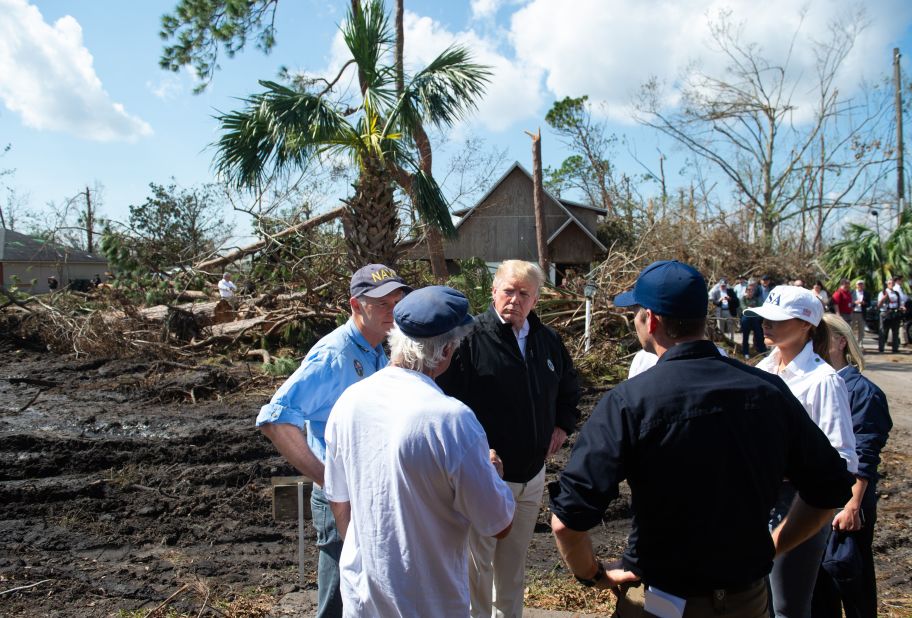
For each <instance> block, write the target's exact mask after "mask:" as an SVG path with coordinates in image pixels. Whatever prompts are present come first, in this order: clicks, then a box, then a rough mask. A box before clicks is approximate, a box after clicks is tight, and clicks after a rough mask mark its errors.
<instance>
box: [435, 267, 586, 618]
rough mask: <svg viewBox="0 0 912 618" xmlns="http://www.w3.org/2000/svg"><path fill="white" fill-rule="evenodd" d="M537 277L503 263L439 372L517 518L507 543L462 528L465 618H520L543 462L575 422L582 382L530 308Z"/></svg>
mask: <svg viewBox="0 0 912 618" xmlns="http://www.w3.org/2000/svg"><path fill="white" fill-rule="evenodd" d="M542 283H544V273H542V271H541V269H540V268H539V267H538V265H537V264H532V263H531V262H525V261H522V260H507V261H505V262H503V263H502V264H501V265H500V268H498V269H497V273H495V275H494V285H493V289H492V290H491V296H492V300H493V302H492V303H491V306H490V307H489V308H488V310H487V311H486V312H485V313H483V314H481V315H479V316H477V318H476V320H477V326H476V328H475V330H474V331H473V332H472V333H471V334H470V335H469V336H468V337H466V338H465V339H464V340H463V341H462V344H461V345H460V347H459V350H458V351H457V352H456V354H455V355H454V356H453V361H452V362H451V364H450V368H449V370H448V371H447V372H446V373H444V374H443V375H442V376H439V377H438V378H437V383H438V384H439V385H440V386H441V388H443V390H444V392H445V393H446V394H447V395H450V396H451V397H455V398H457V399H459V400H460V401H462V402H463V403H465V404H466V405H467V406H469V407H470V408H471V409H472V410H473V411H474V412H475V416H477V417H478V420H479V422H480V423H481V426H482V427H483V428H484V430H485V434H486V435H487V437H488V444H489V445H490V446H491V448H492V449H493V450H494V451H496V453H497V455H498V456H499V457H500V459H501V460H502V461H503V471H504V474H503V479H504V481H506V482H507V485H508V486H509V487H510V489H511V490H512V491H513V497H514V499H515V500H516V514H515V515H514V517H513V529H512V530H511V532H510V534H509V535H508V536H507V537H506V538H504V539H500V540H498V539H494V538H491V537H484V536H481V535H478V534H475V533H474V532H470V533H469V551H470V552H471V559H470V561H469V592H470V597H471V615H472V616H473V617H474V616H487V617H489V616H491V615H493V614H495V612H496V615H497V616H509V617H513V616H521V615H522V607H523V590H524V588H525V586H524V577H525V567H526V552H527V550H528V547H529V543H530V542H531V540H532V533H533V531H534V530H535V522H536V521H537V520H538V514H539V511H540V510H541V500H542V494H543V493H544V490H545V458H546V457H550V456H551V455H553V454H554V453H555V452H556V451H557V450H558V449H559V448H560V447H561V445H562V444H563V443H564V441H565V440H566V438H567V436H568V435H569V434H570V433H572V432H573V430H574V429H575V428H576V422H577V420H578V419H579V411H578V410H577V407H576V406H577V403H578V402H579V399H580V391H579V384H578V380H577V374H576V370H575V369H574V368H573V362H572V361H571V360H570V355H569V354H568V353H567V350H566V348H564V344H563V343H562V342H561V340H560V337H559V336H558V335H557V333H555V332H554V331H553V330H551V329H550V328H548V327H547V326H545V325H544V324H542V323H541V320H539V319H538V317H537V316H536V315H535V312H534V311H533V309H534V307H535V304H536V302H537V301H538V295H539V288H540V287H541V285H542Z"/></svg>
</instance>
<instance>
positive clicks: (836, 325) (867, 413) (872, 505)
mask: <svg viewBox="0 0 912 618" xmlns="http://www.w3.org/2000/svg"><path fill="white" fill-rule="evenodd" d="M823 319H824V320H825V321H826V323H827V326H828V327H829V328H830V363H831V364H832V366H833V368H834V369H836V371H838V372H839V375H840V376H842V379H843V380H844V381H845V384H846V388H848V390H849V405H850V406H851V408H852V428H853V430H854V432H855V450H856V452H857V453H858V474H857V475H856V481H855V485H854V487H852V499H851V500H849V502H848V503H847V504H846V505H845V507H844V508H843V509H842V510H841V511H839V512H838V513H837V514H836V517H835V518H834V519H833V530H834V531H844V532H850V533H852V534H853V535H854V537H855V540H856V545H857V547H858V548H859V550H860V552H861V558H862V564H863V566H864V569H863V572H862V574H861V576H860V577H858V578H855V579H854V580H853V581H850V582H845V581H837V580H836V579H834V578H833V577H832V576H830V574H829V573H827V572H826V571H825V570H824V569H823V568H821V569H820V573H819V574H818V577H817V585H816V586H815V588H814V601H813V609H812V614H813V616H814V618H818V617H829V616H834V617H837V616H842V610H843V609H845V615H846V618H861V617H864V618H867V617H869V616H870V617H871V618H876V616H877V585H876V580H875V577H874V556H873V553H872V551H871V544H872V541H873V539H874V523H875V521H876V520H877V479H878V474H877V466H878V464H880V451H881V450H882V449H883V447H884V445H885V444H886V443H887V435H888V434H889V433H890V429H892V428H893V421H892V420H891V419H890V409H889V406H888V405H887V397H886V395H884V392H883V391H882V390H880V388H878V387H877V385H876V384H874V383H873V382H871V381H870V380H869V379H867V378H866V377H865V376H863V375H862V374H861V371H862V370H864V358H863V357H862V354H861V350H860V348H859V346H858V342H857V341H856V340H855V337H854V335H852V331H851V328H850V327H849V324H848V323H847V322H846V321H845V320H843V319H842V318H841V317H839V316H838V315H835V314H831V313H828V314H825V315H824V317H823Z"/></svg>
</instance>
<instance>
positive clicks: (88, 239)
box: [85, 187, 95, 253]
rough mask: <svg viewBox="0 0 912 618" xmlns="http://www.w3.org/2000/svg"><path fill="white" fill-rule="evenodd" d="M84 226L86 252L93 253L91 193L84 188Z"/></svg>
mask: <svg viewBox="0 0 912 618" xmlns="http://www.w3.org/2000/svg"><path fill="white" fill-rule="evenodd" d="M85 224H86V251H88V252H89V253H94V250H93V247H92V245H93V238H92V228H93V227H94V226H95V221H94V217H92V193H91V192H90V191H89V188H88V187H86V212H85Z"/></svg>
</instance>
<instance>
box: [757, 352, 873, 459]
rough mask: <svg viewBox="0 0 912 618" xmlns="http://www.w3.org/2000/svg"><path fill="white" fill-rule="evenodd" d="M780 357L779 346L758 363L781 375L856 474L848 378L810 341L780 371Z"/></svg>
mask: <svg viewBox="0 0 912 618" xmlns="http://www.w3.org/2000/svg"><path fill="white" fill-rule="evenodd" d="M780 358H781V355H780V354H779V348H773V351H772V352H771V353H770V355H769V356H767V357H766V358H764V359H763V360H762V361H760V362H759V363H758V364H757V367H759V368H760V369H763V370H764V371H767V372H769V373H773V374H777V375H778V376H779V377H780V378H782V380H783V381H784V382H785V383H786V384H787V385H788V387H789V389H790V390H791V391H792V394H793V395H794V396H795V397H796V398H797V399H798V401H800V402H801V405H803V406H804V409H805V410H807V413H808V415H809V416H810V417H811V420H813V421H814V423H816V424H817V426H818V427H820V429H821V430H822V431H823V433H825V434H826V437H827V438H828V439H829V440H830V444H832V445H833V448H835V449H836V451H838V452H839V456H840V457H842V458H843V459H845V460H846V467H847V468H848V470H849V472H851V473H852V474H855V473H856V472H858V455H857V454H856V453H855V433H854V431H853V430H852V411H851V408H850V407H849V392H848V390H847V389H846V385H845V382H843V380H842V378H841V377H840V376H839V374H838V373H836V370H835V369H833V368H832V367H830V366H829V365H828V364H827V363H826V361H824V360H823V359H822V358H820V356H818V355H817V354H816V353H815V352H814V346H813V344H812V343H811V342H810V341H808V342H807V344H806V345H805V346H804V349H803V350H801V352H800V353H799V354H798V356H796V357H795V358H794V359H792V362H790V363H789V364H788V365H786V367H785V368H784V369H783V370H782V371H781V372H780V371H779V361H780Z"/></svg>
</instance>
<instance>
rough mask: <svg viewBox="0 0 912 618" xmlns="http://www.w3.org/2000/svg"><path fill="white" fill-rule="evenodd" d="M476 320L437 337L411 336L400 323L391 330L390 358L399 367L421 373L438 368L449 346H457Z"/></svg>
mask: <svg viewBox="0 0 912 618" xmlns="http://www.w3.org/2000/svg"><path fill="white" fill-rule="evenodd" d="M474 324H475V321H474V320H472V323H470V324H467V325H465V326H457V327H456V328H454V329H453V330H451V331H449V332H446V333H444V334H442V335H437V336H436V337H421V338H419V337H409V336H408V335H406V334H405V333H403V332H402V331H401V330H399V326H398V325H393V328H392V330H391V331H390V332H389V345H390V358H391V361H392V362H393V363H395V365H396V366H397V367H404V368H405V369H411V370H413V371H417V372H419V373H428V372H431V371H434V370H435V369H437V367H438V366H439V365H440V362H441V361H442V360H443V357H444V356H445V355H446V349H447V346H453V347H456V346H458V345H459V342H460V341H461V340H462V338H463V337H465V336H466V335H467V334H469V331H471V330H472V327H473V326H474Z"/></svg>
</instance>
